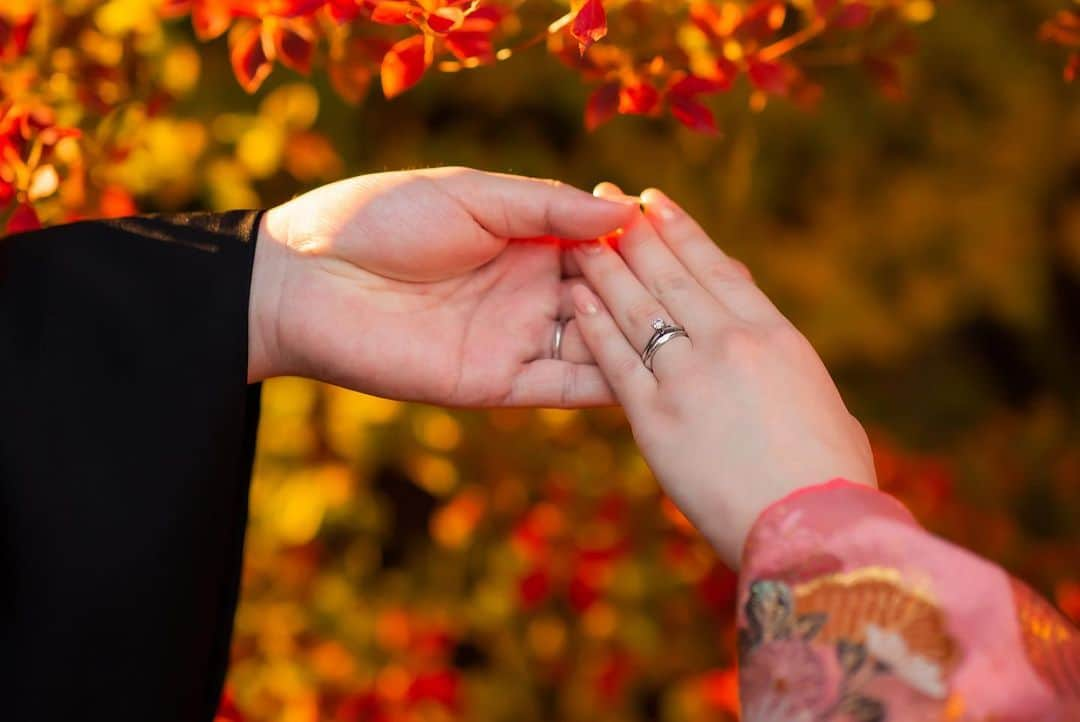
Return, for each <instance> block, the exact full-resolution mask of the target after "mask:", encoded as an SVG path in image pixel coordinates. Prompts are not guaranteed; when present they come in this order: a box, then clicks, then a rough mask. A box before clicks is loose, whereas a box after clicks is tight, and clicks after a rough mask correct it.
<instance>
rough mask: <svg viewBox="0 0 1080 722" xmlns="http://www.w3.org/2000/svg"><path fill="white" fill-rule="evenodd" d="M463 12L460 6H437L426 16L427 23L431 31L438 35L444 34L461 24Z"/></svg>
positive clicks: (463, 17) (463, 16)
mask: <svg viewBox="0 0 1080 722" xmlns="http://www.w3.org/2000/svg"><path fill="white" fill-rule="evenodd" d="M464 19H465V14H464V13H463V12H461V9H460V8H439V9H438V10H436V11H435V12H433V13H429V14H428V16H427V25H428V27H429V28H431V31H432V32H434V33H436V34H438V35H445V34H446V33H448V32H450V31H451V30H453V29H454V28H456V27H458V26H459V25H461V22H462V20H464Z"/></svg>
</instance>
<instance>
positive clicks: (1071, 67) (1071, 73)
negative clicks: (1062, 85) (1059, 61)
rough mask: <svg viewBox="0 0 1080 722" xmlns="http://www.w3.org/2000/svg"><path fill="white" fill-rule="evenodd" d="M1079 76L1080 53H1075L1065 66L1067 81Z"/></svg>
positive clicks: (1069, 81)
mask: <svg viewBox="0 0 1080 722" xmlns="http://www.w3.org/2000/svg"><path fill="white" fill-rule="evenodd" d="M1078 77H1080V53H1073V54H1072V55H1070V56H1069V62H1068V64H1066V66H1065V82H1066V83H1071V82H1073V81H1074V80H1076V79H1077V78H1078Z"/></svg>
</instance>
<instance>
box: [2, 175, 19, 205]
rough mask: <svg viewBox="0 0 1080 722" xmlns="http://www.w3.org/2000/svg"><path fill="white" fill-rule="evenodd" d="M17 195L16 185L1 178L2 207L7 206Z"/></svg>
mask: <svg viewBox="0 0 1080 722" xmlns="http://www.w3.org/2000/svg"><path fill="white" fill-rule="evenodd" d="M14 197H15V186H13V185H12V184H11V183H8V182H7V181H6V180H4V179H3V178H0V207H3V206H6V205H7V204H8V203H9V202H10V201H11V199H12V198H14Z"/></svg>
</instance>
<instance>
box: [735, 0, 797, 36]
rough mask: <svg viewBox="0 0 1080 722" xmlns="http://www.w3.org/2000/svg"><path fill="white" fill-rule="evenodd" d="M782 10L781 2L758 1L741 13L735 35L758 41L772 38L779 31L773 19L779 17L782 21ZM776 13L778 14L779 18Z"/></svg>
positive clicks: (775, 0) (779, 0)
mask: <svg viewBox="0 0 1080 722" xmlns="http://www.w3.org/2000/svg"><path fill="white" fill-rule="evenodd" d="M784 9H785V5H784V2H783V0H758V1H757V2H756V3H754V4H753V5H751V6H750V7H749V8H747V10H746V12H745V13H743V16H742V19H740V20H739V22H738V24H737V25H736V26H735V30H734V32H735V34H736V35H740V36H743V37H752V38H757V39H758V40H764V39H766V38H769V37H772V36H773V35H776V31H777V30H779V29H780V27H779V26H778V25H776V24H775V19H776V18H777V17H779V19H780V20H783V18H784V14H783V11H784ZM777 13H779V16H778V15H777Z"/></svg>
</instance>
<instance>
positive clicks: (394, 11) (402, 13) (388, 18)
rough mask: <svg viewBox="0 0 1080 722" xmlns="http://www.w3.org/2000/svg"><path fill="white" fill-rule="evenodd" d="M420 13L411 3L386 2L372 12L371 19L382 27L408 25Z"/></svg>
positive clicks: (391, 0) (392, 0) (389, 0)
mask: <svg viewBox="0 0 1080 722" xmlns="http://www.w3.org/2000/svg"><path fill="white" fill-rule="evenodd" d="M418 13H419V10H418V9H417V7H416V6H415V5H413V4H412V3H411V2H402V1H401V0H385V2H381V3H379V4H378V5H376V6H375V9H374V10H372V11H371V19H372V21H373V22H376V23H380V24H382V25H407V24H408V23H411V22H412V20H413V17H415V16H416V15H417V14H418Z"/></svg>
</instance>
